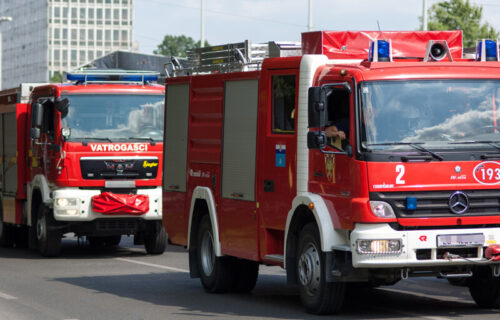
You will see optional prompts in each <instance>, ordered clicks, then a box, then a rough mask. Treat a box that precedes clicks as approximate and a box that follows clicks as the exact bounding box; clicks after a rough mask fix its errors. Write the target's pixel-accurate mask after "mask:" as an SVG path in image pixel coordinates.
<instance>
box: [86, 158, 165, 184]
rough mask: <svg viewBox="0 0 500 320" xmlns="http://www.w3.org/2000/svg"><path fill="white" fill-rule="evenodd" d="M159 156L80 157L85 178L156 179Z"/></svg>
mask: <svg viewBox="0 0 500 320" xmlns="http://www.w3.org/2000/svg"><path fill="white" fill-rule="evenodd" d="M158 165H159V162H158V158H156V157H137V158H121V157H114V158H113V157H110V158H108V159H106V158H98V157H95V158H93V157H85V158H81V159H80V167H81V170H82V177H83V179H92V180H96V179H105V180H109V179H121V180H123V179H128V180H135V179H154V178H156V176H157V174H158Z"/></svg>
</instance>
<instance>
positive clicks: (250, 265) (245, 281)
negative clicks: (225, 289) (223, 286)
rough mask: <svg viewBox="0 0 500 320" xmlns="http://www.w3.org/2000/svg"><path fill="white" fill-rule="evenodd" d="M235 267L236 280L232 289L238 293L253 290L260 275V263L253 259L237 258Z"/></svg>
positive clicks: (234, 262)
mask: <svg viewBox="0 0 500 320" xmlns="http://www.w3.org/2000/svg"><path fill="white" fill-rule="evenodd" d="M233 268H234V270H235V282H234V287H233V288H232V290H231V291H233V292H238V293H247V292H250V291H252V290H253V288H255V285H256V284H257V278H258V277H259V263H258V262H256V261H251V260H245V259H235V260H234V261H233Z"/></svg>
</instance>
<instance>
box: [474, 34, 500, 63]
mask: <svg viewBox="0 0 500 320" xmlns="http://www.w3.org/2000/svg"><path fill="white" fill-rule="evenodd" d="M476 61H500V60H499V53H498V40H490V39H482V40H476Z"/></svg>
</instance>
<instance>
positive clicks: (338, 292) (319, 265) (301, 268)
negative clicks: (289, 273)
mask: <svg viewBox="0 0 500 320" xmlns="http://www.w3.org/2000/svg"><path fill="white" fill-rule="evenodd" d="M326 272H327V270H326V269H325V254H324V253H323V252H321V244H320V240H319V231H318V228H317V227H316V224H314V223H309V224H307V225H305V226H304V228H303V229H302V231H301V232H300V236H299V244H298V248H297V279H298V280H299V281H298V283H299V292H300V299H301V300H302V304H303V305H304V306H305V308H306V310H307V312H310V313H314V314H331V313H336V312H338V311H339V310H340V308H341V307H342V305H343V303H344V297H345V293H346V290H345V288H346V287H345V283H342V282H326Z"/></svg>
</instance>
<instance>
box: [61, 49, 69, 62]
mask: <svg viewBox="0 0 500 320" xmlns="http://www.w3.org/2000/svg"><path fill="white" fill-rule="evenodd" d="M62 60H63V62H64V63H67V62H68V50H63V51H62Z"/></svg>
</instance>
